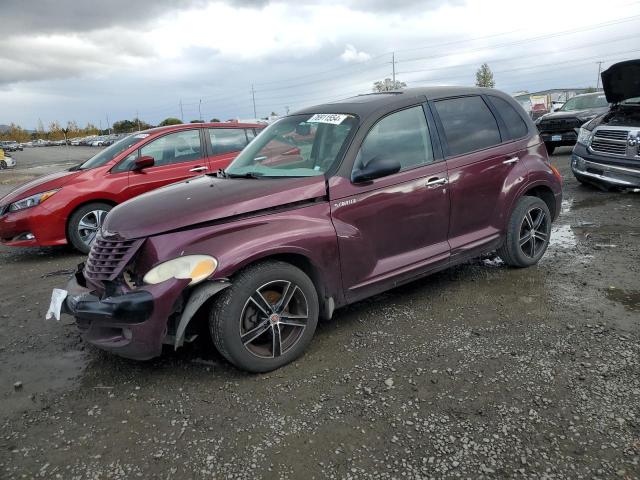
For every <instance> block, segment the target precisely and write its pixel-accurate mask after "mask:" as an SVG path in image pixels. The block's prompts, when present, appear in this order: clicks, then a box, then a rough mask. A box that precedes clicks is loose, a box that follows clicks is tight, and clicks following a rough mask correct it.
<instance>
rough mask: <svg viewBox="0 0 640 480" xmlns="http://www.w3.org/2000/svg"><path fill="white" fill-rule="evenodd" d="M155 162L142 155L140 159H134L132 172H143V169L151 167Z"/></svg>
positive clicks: (149, 157)
mask: <svg viewBox="0 0 640 480" xmlns="http://www.w3.org/2000/svg"><path fill="white" fill-rule="evenodd" d="M155 163H156V161H155V159H154V158H153V157H152V156H151V155H143V156H142V157H138V158H136V161H135V162H134V163H133V169H132V170H134V171H140V170H144V169H145V168H149V167H153V166H154V165H155Z"/></svg>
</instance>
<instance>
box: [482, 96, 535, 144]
mask: <svg viewBox="0 0 640 480" xmlns="http://www.w3.org/2000/svg"><path fill="white" fill-rule="evenodd" d="M489 98H490V99H491V103H493V106H494V107H496V110H497V111H498V115H500V116H501V117H502V120H504V123H505V124H506V126H507V133H508V134H509V138H511V139H512V140H515V139H516V138H522V137H524V136H525V135H526V134H527V133H528V131H529V129H528V128H527V124H526V123H524V120H522V116H521V115H520V114H519V113H518V112H517V111H516V109H515V108H513V106H511V105H509V102H507V101H506V100H504V99H502V98H499V97H494V96H493V95H492V96H490V97H489Z"/></svg>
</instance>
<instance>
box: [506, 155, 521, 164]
mask: <svg viewBox="0 0 640 480" xmlns="http://www.w3.org/2000/svg"><path fill="white" fill-rule="evenodd" d="M518 160H520V159H519V158H518V157H513V158H510V159H508V160H505V161H504V162H502V163H504V164H505V165H511V164H512V163H516V162H517V161H518Z"/></svg>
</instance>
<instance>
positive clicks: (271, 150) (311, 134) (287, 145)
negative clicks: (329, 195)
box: [226, 113, 357, 177]
mask: <svg viewBox="0 0 640 480" xmlns="http://www.w3.org/2000/svg"><path fill="white" fill-rule="evenodd" d="M356 123H357V120H356V117H355V116H354V115H348V114H326V113H321V114H315V115H292V116H290V117H286V118H283V119H282V120H279V121H277V122H276V123H274V124H272V125H270V126H268V127H267V128H265V129H264V130H263V131H262V132H261V133H260V134H259V135H258V136H257V137H256V138H255V140H253V141H252V142H251V143H250V144H249V145H248V146H247V147H246V148H245V149H244V150H243V151H242V152H241V153H240V155H238V157H237V158H236V159H235V160H234V161H233V163H231V165H229V167H228V168H227V169H226V173H227V174H228V175H229V176H232V177H234V176H240V177H244V176H246V177H312V176H316V175H324V174H325V173H326V172H327V171H328V170H329V169H330V168H331V166H332V165H333V164H334V163H335V162H336V161H337V160H338V157H339V156H340V153H341V152H342V149H343V146H344V145H345V142H346V140H347V138H348V137H349V134H350V133H351V131H352V130H353V129H354V126H355V125H356Z"/></svg>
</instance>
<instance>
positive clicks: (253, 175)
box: [224, 172, 264, 178]
mask: <svg viewBox="0 0 640 480" xmlns="http://www.w3.org/2000/svg"><path fill="white" fill-rule="evenodd" d="M224 175H225V177H227V178H261V177H264V174H262V173H260V172H246V173H229V172H224Z"/></svg>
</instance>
